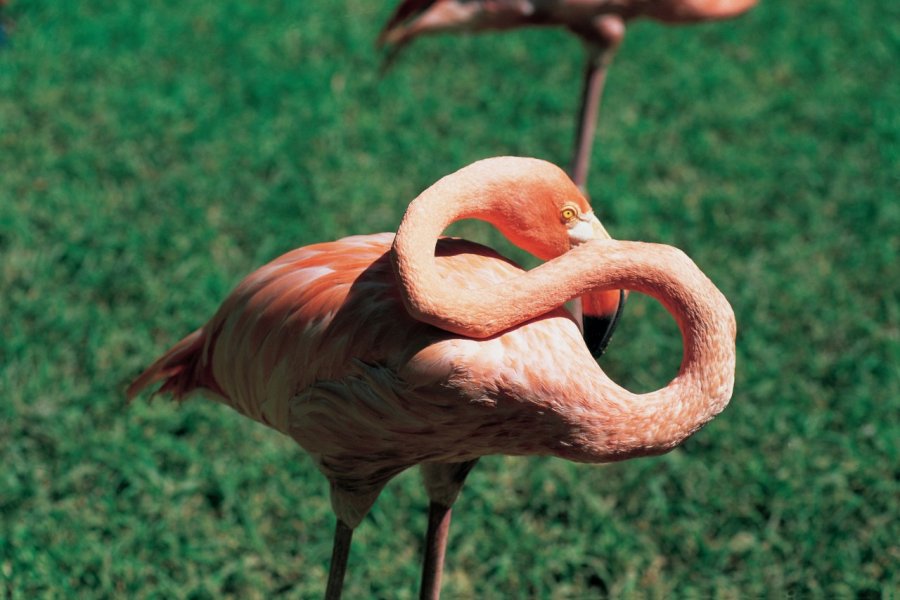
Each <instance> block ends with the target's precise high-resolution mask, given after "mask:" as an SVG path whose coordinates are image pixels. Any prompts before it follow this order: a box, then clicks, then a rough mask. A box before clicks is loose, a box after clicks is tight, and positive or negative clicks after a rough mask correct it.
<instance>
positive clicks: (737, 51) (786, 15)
mask: <svg viewBox="0 0 900 600" xmlns="http://www.w3.org/2000/svg"><path fill="white" fill-rule="evenodd" d="M256 4H257V3H251V2H235V1H233V0H221V1H217V2H213V1H212V0H182V1H179V2H175V1H173V0H168V1H162V2H152V3H141V2H130V3H120V2H111V1H108V0H107V1H102V0H89V1H85V2H80V3H74V2H57V3H50V2H24V1H22V0H20V1H19V2H17V3H13V5H12V6H11V7H9V8H8V12H9V14H10V17H11V18H12V19H13V20H14V21H15V22H16V28H15V29H14V30H13V32H12V40H11V41H12V44H11V46H8V47H7V48H5V49H3V50H2V51H0V333H2V340H0V398H2V401H0V515H2V522H0V526H2V527H0V583H2V586H0V593H2V594H3V597H4V598H11V599H26V598H41V597H48V598H51V597H52V598H59V597H81V598H88V597H95V598H110V597H138V598H141V597H154V598H160V597H164V598H170V597H171V598H218V597H236V598H264V597H266V598H267V597H285V598H316V597H318V596H319V595H320V594H321V590H322V586H323V582H324V577H325V573H326V568H327V563H328V558H329V554H330V543H331V533H332V527H333V517H332V516H331V513H330V509H329V505H328V498H327V494H326V485H325V482H324V479H323V478H322V477H321V476H320V475H319V474H318V472H317V471H316V470H315V469H314V467H313V465H312V464H311V461H310V460H309V459H308V458H307V457H306V456H305V455H304V454H303V453H302V452H300V451H299V449H297V448H296V447H295V446H294V445H293V444H292V443H291V442H290V441H289V440H287V439H284V438H282V437H281V436H279V435H278V434H276V433H274V432H271V431H269V430H266V429H264V428H263V427H262V426H258V425H255V424H252V423H250V422H248V421H246V420H244V419H243V418H241V417H239V416H238V415H237V414H235V413H233V412H231V411H229V410H227V409H225V408H223V407H221V406H218V405H214V404H212V403H209V402H204V401H196V402H190V403H187V404H185V405H184V406H182V407H177V406H173V405H172V404H170V403H167V402H156V403H153V404H152V405H149V404H147V403H145V402H137V403H135V404H134V405H133V406H131V407H127V406H126V405H125V404H124V400H123V393H122V392H123V389H124V386H125V385H126V383H127V382H128V381H129V380H130V379H131V378H132V377H133V376H134V375H136V374H137V373H138V372H139V370H140V369H141V368H143V367H144V366H145V365H147V364H148V362H149V361H150V360H151V359H152V358H154V357H155V356H156V355H158V354H159V353H160V352H161V351H163V350H164V349H166V348H167V347H168V346H169V345H170V344H171V343H173V342H175V341H176V340H177V339H179V338H180V337H181V336H182V335H183V334H185V333H187V332H189V331H191V330H192V329H193V328H195V327H197V326H198V325H200V324H201V323H202V322H204V321H205V320H206V319H207V318H208V317H209V316H210V315H211V314H212V313H213V311H214V310H215V308H216V307H217V306H218V304H219V302H221V300H222V299H223V298H224V296H225V295H226V294H227V293H228V291H229V290H230V288H231V286H232V285H234V284H235V283H236V282H237V281H238V280H239V279H240V278H241V277H242V276H243V275H244V274H246V273H247V272H248V271H249V270H251V269H252V268H254V267H255V266H258V265H259V264H261V263H262V262H264V261H266V260H268V259H270V258H273V257H274V256H276V255H278V254H280V253H281V252H283V251H286V250H288V249H290V248H293V247H296V246H299V245H303V244H307V243H311V242H315V241H320V240H328V239H333V238H335V237H339V236H344V235H347V234H355V233H364V232H372V231H384V230H393V229H394V228H395V227H396V225H397V223H398V221H399V218H400V215H401V214H402V211H403V209H404V207H405V205H406V204H407V202H408V201H409V200H410V199H411V198H412V197H414V196H415V195H416V194H417V193H418V191H420V190H421V189H423V188H424V187H425V186H427V185H428V184H430V183H431V182H432V181H434V180H435V179H437V178H438V177H440V176H442V175H444V174H446V173H448V172H450V171H452V170H455V169H456V168H458V167H460V166H463V165H464V164H467V163H469V162H471V161H473V160H475V159H478V158H482V157H485V156H490V155H496V154H525V155H534V156H540V157H543V158H547V159H549V160H552V161H554V162H557V163H559V164H563V165H565V164H566V163H567V162H568V159H569V150H570V144H571V129H572V125H573V123H572V121H573V114H574V108H575V102H576V97H577V88H578V85H579V79H580V68H581V56H582V55H581V49H580V48H579V45H578V43H577V42H576V41H575V40H573V39H571V38H570V37H569V36H567V35H565V34H564V33H562V32H560V31H553V30H545V31H537V30H532V31H521V32H515V33H509V34H504V35H484V36H477V37H455V38H450V37H442V38H431V39H428V40H422V41H421V42H419V43H417V44H415V45H414V46H413V47H412V48H411V49H410V50H409V52H408V53H407V54H405V55H404V56H403V57H402V58H401V60H400V61H399V63H398V64H397V65H396V66H395V68H394V69H393V70H392V71H391V72H390V73H389V74H388V75H387V76H386V77H385V78H384V79H379V78H378V75H377V71H378V57H377V56H376V54H375V52H374V51H373V49H372V42H373V40H374V38H375V36H376V33H377V30H378V27H379V24H380V23H381V22H382V21H383V20H384V19H385V18H386V17H387V15H388V13H389V12H390V10H391V7H390V6H389V5H388V3H372V2H362V1H361V0H341V1H338V2H329V1H326V0H315V1H312V0H305V1H302V2H299V1H298V2H282V1H267V2H262V3H259V6H256ZM898 58H900V4H897V3H891V2H881V3H876V2H872V1H860V2H848V1H845V0H822V1H819V2H778V1H777V0H768V1H765V2H763V5H762V6H760V7H759V8H758V9H757V10H755V11H754V12H753V13H751V14H750V15H748V16H747V17H746V18H744V19H741V20H739V21H735V22H731V23H722V24H714V25H705V26H696V27H685V28H679V29H672V28H664V27H661V26H658V25H655V24H652V23H640V24H635V25H634V27H633V28H632V29H631V30H630V32H629V34H628V38H627V40H626V42H625V46H624V48H623V49H622V52H621V53H620V56H619V58H618V59H617V61H616V64H615V65H614V70H613V72H612V75H611V77H610V81H609V85H608V93H607V96H606V98H605V103H604V113H603V115H602V118H601V131H600V136H601V139H600V141H599V143H598V145H597V147H596V150H595V158H594V164H593V171H592V180H591V185H590V191H591V195H592V197H593V203H594V206H595V208H596V209H597V211H598V213H599V214H600V215H601V218H602V219H603V220H604V222H605V223H606V225H607V227H608V229H609V230H610V231H611V232H612V233H613V235H615V236H616V237H619V238H623V239H641V240H649V241H657V242H665V243H670V244H674V245H676V246H679V247H681V248H682V249H684V250H685V251H686V252H687V253H688V254H690V255H691V256H692V257H693V258H694V259H695V260H696V261H697V262H698V263H699V264H700V265H701V267H702V268H704V270H705V271H706V272H707V273H708V274H709V275H710V277H711V278H712V279H713V280H714V281H715V282H716V283H717V284H718V285H719V287H720V288H721V289H722V290H723V291H724V292H725V294H726V295H727V296H728V297H729V298H730V300H731V301H732V303H733V305H734V308H735V310H736V312H737V315H738V321H739V325H740V339H739V342H738V344H739V346H738V351H739V370H738V381H737V386H736V389H735V395H734V400H733V403H732V406H731V407H730V408H729V409H728V410H727V411H726V412H725V413H724V414H723V415H721V417H720V418H719V419H717V420H716V421H714V422H713V423H712V424H711V425H710V426H709V427H707V428H706V429H704V430H703V431H702V432H701V433H699V434H698V435H697V436H695V437H694V438H692V439H691V440H690V441H689V442H688V443H687V444H685V445H684V446H683V448H681V449H678V450H676V451H675V452H672V453H671V454H669V455H667V456H665V457H661V458H653V459H642V460H638V461H633V462H627V463H623V464H616V465H611V466H607V467H588V466H580V465H574V464H569V463H566V462H563V461H560V460H553V459H510V458H503V457H491V458H487V459H485V460H483V461H482V463H481V465H480V466H479V468H478V469H476V471H475V472H474V473H473V475H472V477H471V478H470V484H469V485H468V486H467V488H466V490H465V491H464V494H463V496H462V498H461V500H460V502H459V504H458V505H457V506H458V510H457V511H456V515H455V523H454V531H453V537H452V539H451V547H450V550H449V556H448V566H447V568H448V572H447V575H446V582H445V592H446V596H447V597H448V598H462V597H482V598H497V597H510V598H524V597H536V598H580V597H595V596H598V595H602V594H603V593H604V592H605V593H608V594H610V595H612V596H615V597H629V596H631V595H633V594H634V595H636V594H640V595H646V596H648V597H656V598H663V597H686V596H689V595H693V596H698V597H710V596H716V597H723V598H738V597H751V596H769V597H784V596H785V594H787V593H791V594H794V595H795V596H800V597H803V596H807V595H812V596H820V597H821V596H827V597H838V596H839V597H856V598H888V597H891V595H892V593H896V592H897V591H898V588H900V542H898V540H900V525H898V517H900V514H898V512H900V509H898V498H900V495H898V494H900V456H898V455H900V451H898V445H900V366H898V365H900V292H898V280H900V268H898V256H900V202H898V197H897V196H898V194H897V192H898V188H900V185H898V184H900V170H898V165H900V160H898V159H900V143H898V134H900V86H898V80H897V78H896V74H897V66H896V65H897V61H898ZM457 231H458V232H461V233H464V234H466V235H474V236H481V239H483V240H488V241H490V242H491V243H493V244H494V245H496V246H498V247H501V248H503V249H505V250H507V251H508V246H506V245H504V244H503V243H502V242H501V241H500V240H498V239H497V236H496V235H494V234H492V233H490V232H486V231H485V230H484V229H483V228H478V227H474V226H470V225H463V226H461V227H459V228H458V229H457ZM511 254H513V255H514V256H516V257H519V258H521V254H520V253H515V252H511ZM529 264H533V263H529ZM679 344H680V342H679V340H678V337H677V330H676V328H675V325H674V323H673V322H672V321H671V320H670V319H669V318H668V317H667V316H666V315H665V313H664V311H662V309H660V308H659V307H658V306H657V305H656V304H654V303H652V302H650V301H649V300H646V299H644V298H641V297H635V298H633V299H632V301H631V302H630V303H629V306H628V310H627V312H626V314H625V318H624V320H623V322H622V324H621V327H620V329H619V331H618V334H617V337H616V338H615V340H614V341H613V344H612V346H611V348H610V352H609V354H608V356H607V357H605V358H604V359H603V366H604V368H605V369H607V371H608V372H609V373H611V375H612V376H613V377H614V378H615V379H616V380H617V381H620V382H622V383H623V384H625V385H627V386H629V387H631V388H633V389H639V390H647V389H652V388H654V387H658V386H660V385H662V384H664V383H665V382H666V381H667V380H668V378H669V377H671V376H672V375H673V374H674V373H675V371H676V369H677V365H678V359H679V356H680V345H679ZM424 529H425V498H424V494H423V492H422V490H421V489H420V486H419V482H418V478H417V475H416V474H415V473H414V472H413V473H406V474H404V475H403V476H401V477H399V478H398V479H397V480H396V482H395V483H393V484H392V485H390V486H389V488H388V489H387V491H386V492H385V493H384V495H383V496H382V498H381V501H380V502H379V503H378V504H377V505H376V507H375V509H374V510H373V512H372V514H371V516H370V517H369V518H368V519H367V521H366V522H365V523H364V524H363V526H362V527H361V528H360V529H359V530H358V532H357V536H356V540H355V546H354V549H353V554H352V556H351V564H350V573H349V579H348V583H347V586H348V587H347V597H348V598H368V597H373V598H375V597H379V598H395V597H396V598H412V597H414V596H415V593H416V590H417V585H418V583H417V582H418V571H419V566H418V560H419V556H420V554H421V541H422V537H423V535H424Z"/></svg>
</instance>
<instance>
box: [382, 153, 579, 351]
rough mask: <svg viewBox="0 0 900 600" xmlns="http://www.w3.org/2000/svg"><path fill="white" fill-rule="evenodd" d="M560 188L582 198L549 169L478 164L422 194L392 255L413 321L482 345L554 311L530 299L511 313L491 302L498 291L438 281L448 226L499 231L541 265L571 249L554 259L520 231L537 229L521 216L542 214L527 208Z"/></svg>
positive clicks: (532, 164)
mask: <svg viewBox="0 0 900 600" xmlns="http://www.w3.org/2000/svg"><path fill="white" fill-rule="evenodd" d="M562 181H565V182H566V183H567V184H568V185H569V186H571V187H572V189H573V190H574V192H575V193H578V192H577V189H575V188H574V185H573V184H572V183H571V180H569V179H568V177H567V176H566V175H565V174H564V173H563V172H562V171H561V170H560V169H559V168H558V167H555V166H554V165H551V164H550V163H546V162H544V161H540V160H536V159H526V158H514V157H501V158H492V159H487V160H483V161H479V162H476V163H473V164H472V165H469V166H468V167H465V168H463V169H461V170H459V171H457V172H456V173H453V174H451V175H448V176H446V177H444V178H443V179H441V180H439V181H438V182H437V183H435V184H434V185H432V186H431V187H429V188H428V189H427V190H425V191H424V192H422V194H420V195H419V197H417V198H416V199H415V200H414V201H413V202H412V203H411V204H410V206H409V208H408V209H407V212H406V214H405V215H404V217H403V221H402V222H401V224H400V227H399V228H398V230H397V235H396V237H395V238H394V244H393V248H392V251H391V256H392V260H393V263H394V271H395V273H396V274H397V277H398V279H399V281H400V284H401V285H400V289H401V290H402V293H403V300H404V303H405V304H406V308H407V310H408V311H409V312H410V314H411V315H412V316H413V317H414V318H416V319H417V320H420V321H423V322H426V323H430V324H432V325H434V326H436V327H440V328H441V329H444V330H447V331H451V332H453V333H457V334H460V335H466V336H469V337H476V338H484V337H489V336H491V335H495V334H497V333H499V332H501V331H503V330H505V329H508V328H509V327H512V326H513V325H516V324H519V323H522V322H523V321H527V320H528V319H531V318H534V317H536V316H539V315H541V314H543V313H546V312H547V311H549V310H552V309H553V308H555V306H556V305H553V304H551V303H548V302H533V300H534V298H532V299H531V300H532V302H529V303H528V306H526V307H524V310H523V311H519V312H514V313H511V312H510V311H509V308H508V306H503V305H500V304H497V303H496V302H494V301H493V299H492V295H493V293H494V291H493V290H463V291H460V290H448V289H447V288H446V286H445V285H444V284H443V282H442V281H441V280H440V278H439V277H438V276H437V269H436V268H435V262H434V261H435V258H434V251H435V245H436V243H437V240H438V237H439V236H440V235H441V233H442V232H443V231H444V230H445V229H446V228H447V226H449V225H450V224H451V223H453V222H455V221H458V220H461V219H470V218H474V219H481V220H484V221H487V222H489V223H491V224H493V225H495V226H496V227H498V228H499V229H500V230H501V231H502V232H503V233H504V234H505V235H506V237H507V238H509V239H510V241H511V242H513V243H514V244H516V245H518V246H519V247H522V248H524V249H525V250H528V251H530V252H532V253H533V254H535V255H537V256H538V257H539V258H547V257H548V256H550V255H558V254H562V253H563V252H565V251H566V250H567V249H568V248H566V247H565V246H563V247H559V248H554V249H552V252H548V251H547V250H546V249H545V251H543V252H542V251H541V250H539V249H536V248H534V247H532V246H529V243H528V241H527V239H526V236H527V233H528V232H527V230H528V227H527V226H526V225H523V224H522V223H525V222H529V221H531V222H534V221H536V219H530V220H529V219H525V218H523V217H524V215H523V214H522V213H523V212H525V211H528V210H538V208H536V207H538V206H539V203H538V202H536V201H535V202H530V201H529V200H530V199H532V198H534V199H535V200H536V199H537V197H538V196H539V195H541V194H552V193H558V192H557V191H556V190H558V189H559V188H560V187H561V186H559V185H557V182H562ZM554 217H555V215H554V216H553V217H551V218H554ZM523 232H525V233H523Z"/></svg>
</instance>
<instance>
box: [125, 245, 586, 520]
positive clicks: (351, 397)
mask: <svg viewBox="0 0 900 600" xmlns="http://www.w3.org/2000/svg"><path fill="white" fill-rule="evenodd" d="M393 238H394V236H393V234H378V235H367V236H355V237H349V238H344V239H342V240H338V241H335V242H329V243H323V244H316V245H312V246H307V247H304V248H300V249H297V250H294V251H292V252H289V253H287V254H285V255H284V256H281V257H280V258H277V259H275V260H274V261H272V262H271V263H269V264H268V265H265V266H263V267H262V268H260V269H258V270H257V271H255V272H253V273H251V274H250V275H249V276H248V277H247V278H245V279H244V280H243V281H242V282H241V283H240V284H239V285H238V286H237V288H236V289H235V290H234V291H233V292H232V293H231V295H230V296H229V297H228V298H227V299H226V300H225V302H224V303H223V304H222V306H221V308H220V309H219V310H218V312H217V313H216V315H215V316H214V317H213V318H212V319H211V320H210V321H209V322H208V323H207V324H206V325H205V326H204V327H203V328H201V329H200V330H199V331H198V332H195V333H193V334H191V335H190V336H188V337H187V338H185V340H183V341H182V342H180V343H179V344H177V345H176V346H175V348H173V350H171V351H170V352H169V353H167V354H166V355H165V356H163V357H162V358H161V359H160V360H159V361H157V363H155V364H154V365H153V366H151V367H150V368H149V369H148V370H147V372H145V374H144V375H143V376H142V377H141V378H139V379H138V380H137V381H136V382H135V383H134V384H133V385H132V387H131V388H130V390H129V394H131V395H133V394H135V393H137V392H138V391H139V389H140V388H142V387H144V386H146V385H148V384H150V383H151V382H152V381H155V380H158V379H161V378H166V379H167V380H168V381H167V383H166V384H165V385H164V387H163V388H162V389H161V391H167V392H171V393H172V394H173V395H174V396H175V397H177V398H185V397H187V396H189V395H190V394H192V393H193V392H195V391H198V390H202V391H203V392H204V393H205V394H206V395H210V396H212V397H214V398H215V399H217V400H218V401H220V402H222V403H224V404H227V405H229V406H231V407H232V408H234V409H235V410H237V411H239V412H241V413H242V414H244V415H246V416H247V417H250V418H252V419H254V420H256V421H259V422H261V423H264V424H266V425H268V426H270V427H273V428H275V429H277V430H279V431H281V432H282V433H285V434H287V435H289V436H290V437H292V438H293V439H294V440H296V442H297V443H298V444H299V445H300V446H302V447H303V448H304V449H305V450H306V451H307V452H309V453H310V454H311V455H312V456H313V457H314V459H315V461H316V464H317V466H318V467H319V469H321V471H322V472H323V473H324V474H325V476H326V477H327V478H328V479H329V480H330V481H331V482H332V484H333V486H334V491H335V492H337V493H338V495H339V498H337V499H336V506H335V508H336V510H338V512H339V513H340V514H339V515H338V516H339V518H341V519H342V520H344V521H345V522H346V523H348V524H349V525H351V526H355V525H356V523H357V522H358V519H359V518H361V516H362V515H361V514H359V513H360V511H362V510H364V509H368V498H369V496H370V495H371V494H376V495H377V493H378V491H380V490H381V488H382V487H383V486H384V484H385V483H387V481H388V480H389V479H390V478H391V477H393V476H394V475H396V474H397V473H398V472H400V471H402V470H403V469H405V468H407V467H409V466H411V465H416V464H420V463H423V462H439V463H456V462H463V461H470V460H474V459H476V458H478V457H479V456H484V455H487V454H497V453H501V454H510V455H527V454H548V453H554V452H556V451H558V450H559V449H560V448H564V447H566V445H567V436H566V435H565V427H564V422H565V421H566V420H571V419H573V418H574V417H573V415H566V414H565V413H566V411H565V408H566V405H565V404H564V403H563V402H562V399H563V398H564V397H565V396H564V395H565V394H570V393H571V385H572V384H571V381H568V378H567V377H566V373H567V372H571V371H570V370H571V369H572V368H577V369H578V370H582V371H583V372H585V373H587V372H590V370H591V369H597V365H596V363H595V362H594V360H593V358H592V357H591V355H590V353H589V352H588V350H587V348H586V346H585V345H584V342H583V341H582V340H581V334H580V332H579V329H578V326H577V324H576V323H575V321H574V320H573V318H572V317H571V315H570V314H569V313H568V312H567V311H566V310H565V309H563V308H559V309H557V310H556V311H553V312H551V313H550V314H548V315H546V316H544V317H541V318H540V319H538V320H535V321H533V322H530V323H526V324H524V325H523V326H521V327H518V328H516V329H513V330H510V331H508V332H506V333H504V334H502V335H499V336H494V337H491V338H488V339H484V340H476V339H471V338H466V337H463V336H459V335H456V334H452V333H449V332H446V331H442V330H440V329H438V328H436V327H433V326H431V325H427V324H425V323H422V322H420V321H416V320H414V319H412V318H411V317H410V316H409V313H408V312H407V311H406V309H405V308H404V305H403V302H402V299H401V297H400V295H399V293H398V291H397V284H396V277H395V275H394V272H393V270H392V267H391V263H390V258H389V251H390V247H391V243H392V242H393ZM436 259H437V260H436V263H435V264H436V265H437V267H438V269H439V273H438V276H439V277H441V278H442V279H443V280H444V281H445V282H446V285H448V286H450V287H453V288H456V289H460V290H465V289H471V288H475V287H485V286H488V285H496V284H502V283H503V282H504V281H508V280H509V279H510V278H512V277H514V276H516V275H518V274H520V273H522V270H521V269H520V268H519V267H517V266H515V265H514V264H513V263H511V262H509V261H507V260H506V259H504V258H503V257H501V256H500V255H498V254H496V253H495V252H493V251H492V250H490V249H488V248H485V247H483V246H480V245H478V244H474V243H471V242H467V241H464V240H458V239H446V238H445V239H442V240H440V241H439V243H438V245H437V253H436ZM567 388H569V391H568V392H567V391H566V389H567ZM535 390H539V391H540V393H539V394H536V393H535ZM516 429H519V430H521V431H529V432H530V433H529V435H528V436H510V435H509V434H508V432H509V431H510V430H516ZM542 432H543V433H542ZM355 498H359V499H360V500H359V502H356V501H355V500H354V499H355Z"/></svg>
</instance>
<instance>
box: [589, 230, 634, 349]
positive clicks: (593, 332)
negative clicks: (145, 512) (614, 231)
mask: <svg viewBox="0 0 900 600" xmlns="http://www.w3.org/2000/svg"><path fill="white" fill-rule="evenodd" d="M590 224H591V228H592V230H593V237H594V239H607V240H608V239H610V235H609V233H607V231H606V229H605V228H604V227H603V225H602V224H601V223H600V220H599V219H597V217H595V216H594V215H591V219H590ZM627 297H628V293H627V292H626V291H625V290H607V291H603V292H595V293H591V294H585V295H584V296H583V297H582V298H581V310H582V335H583V336H584V341H585V343H586V344H587V347H588V350H590V351H591V355H593V357H594V358H600V357H601V356H602V355H603V353H604V352H605V351H606V347H607V346H608V345H609V341H610V339H612V335H613V332H614V331H615V330H616V325H618V324H619V317H620V316H621V315H622V310H623V309H624V308H625V300H626V298H627Z"/></svg>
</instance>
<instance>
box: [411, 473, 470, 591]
mask: <svg viewBox="0 0 900 600" xmlns="http://www.w3.org/2000/svg"><path fill="white" fill-rule="evenodd" d="M477 462H478V461H477V460H470V461H467V462H461V463H423V464H421V465H420V467H419V468H420V469H421V471H422V479H423V480H424V482H425V491H426V492H427V493H428V498H429V500H431V503H430V504H429V506H428V533H427V534H426V535H425V560H424V562H423V563H422V587H421V588H420V591H419V598H420V600H438V598H440V596H441V577H442V576H443V574H444V555H445V554H446V551H447V538H448V537H449V534H450V516H451V507H452V506H453V503H454V502H456V498H457V496H459V491H460V490H461V489H462V486H463V484H464V483H465V481H466V477H467V476H468V475H469V472H470V471H471V470H472V467H474V466H475V464H476V463H477Z"/></svg>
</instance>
